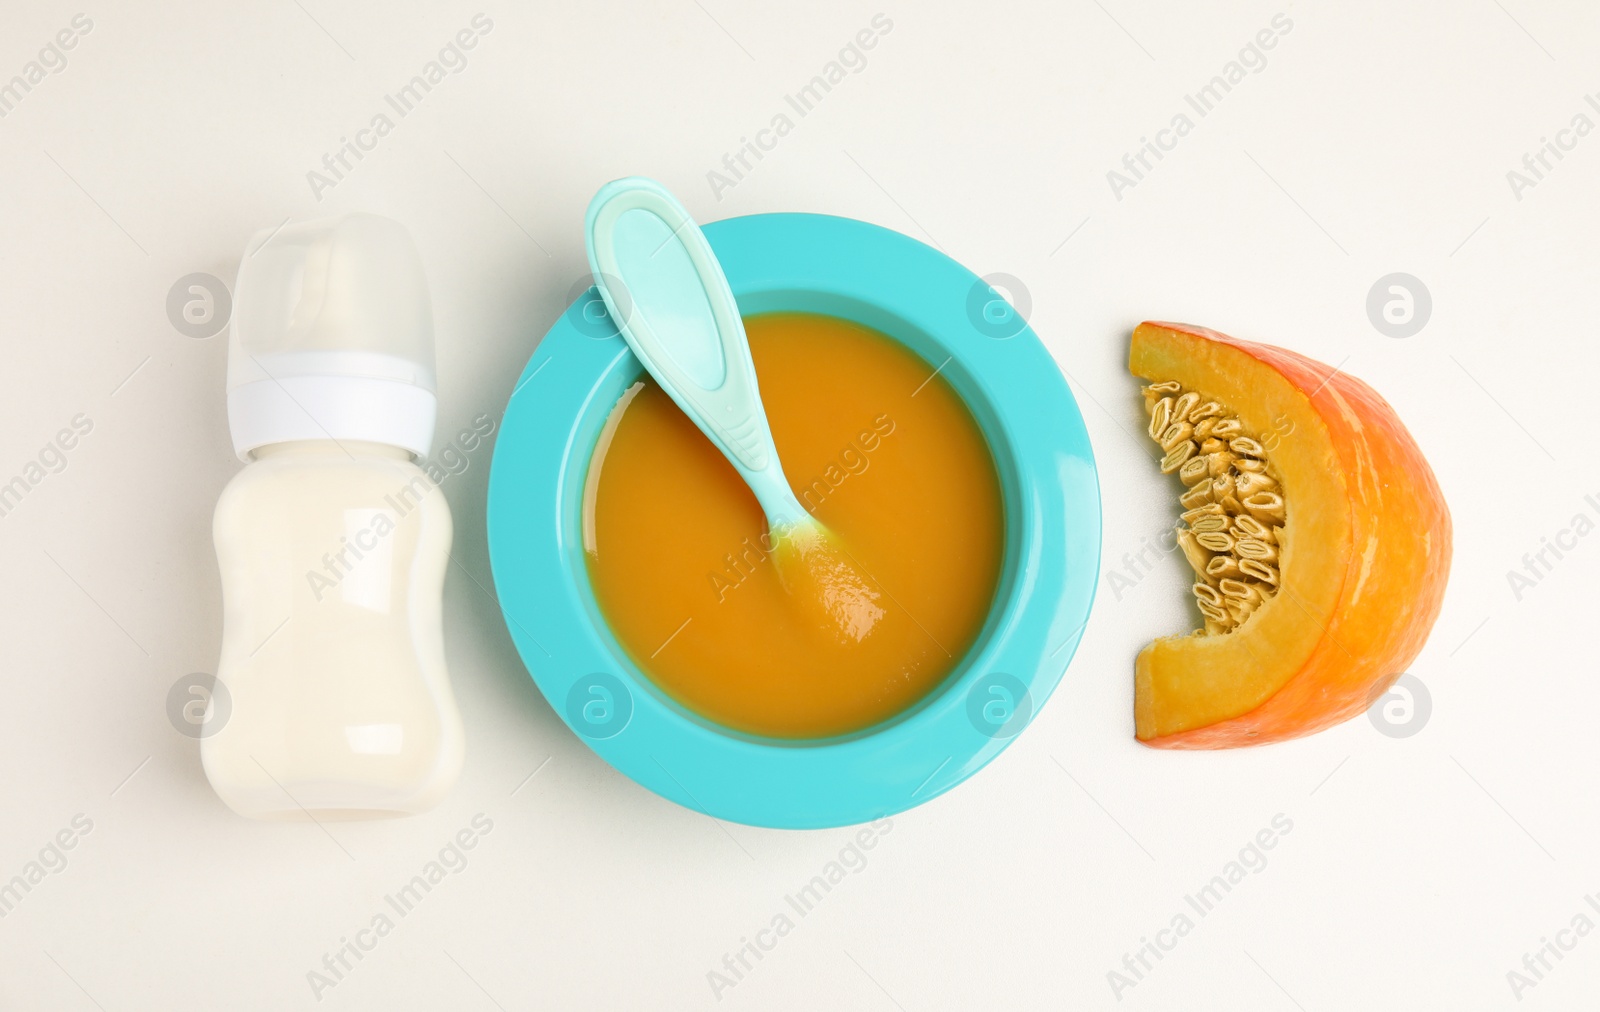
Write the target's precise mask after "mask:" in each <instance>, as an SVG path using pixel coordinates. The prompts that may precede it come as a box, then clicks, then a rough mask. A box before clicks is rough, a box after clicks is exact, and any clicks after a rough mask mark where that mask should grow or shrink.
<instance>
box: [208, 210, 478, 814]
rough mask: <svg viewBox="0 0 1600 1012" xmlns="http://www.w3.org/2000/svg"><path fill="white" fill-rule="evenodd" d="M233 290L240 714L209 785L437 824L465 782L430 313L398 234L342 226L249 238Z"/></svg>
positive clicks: (248, 810) (252, 807)
mask: <svg viewBox="0 0 1600 1012" xmlns="http://www.w3.org/2000/svg"><path fill="white" fill-rule="evenodd" d="M248 250H249V251H248V252H247V253H246V255H245V257H244V259H243V262H242V264H241V265H240V268H239V279H238V283H237V285H236V286H235V292H234V303H235V306H234V314H233V329H232V333H231V335H230V340H229V345H228V427H229V429H230V431H231V432H232V435H233V446H234V450H235V451H236V452H237V453H238V454H239V457H240V459H242V460H244V461H245V462H246V467H245V468H244V470H242V471H240V472H239V473H238V474H237V475H235V476H234V478H233V480H232V481H230V482H229V483H228V485H227V487H226V488H225V489H223V492H222V497H221V499H220V500H219V501H218V502H217V511H216V516H215V519H214V521H213V524H212V533H213V537H214V538H215V541H216V548H217V564H218V566H219V567H220V568H221V571H222V594H223V609H222V611H223V630H222V659H221V661H220V662H219V663H218V667H217V680H218V681H219V682H220V683H221V685H222V687H223V688H222V689H219V690H217V691H218V693H219V694H220V693H221V692H222V691H223V690H226V693H227V698H228V699H229V702H230V704H231V707H230V710H229V712H228V714H227V718H226V721H225V722H224V723H222V725H221V727H220V729H219V730H217V731H215V732H214V733H211V734H209V735H208V736H206V737H204V738H202V739H201V758H202V760H203V762H204V765H205V771H206V776H207V778H208V779H209V780H210V781H211V786H212V787H213V788H215V789H216V792H217V794H219V795H220V796H221V797H222V800H223V801H225V802H227V804H228V806H229V807H230V808H232V809H233V810H234V811H236V812H238V813H239V814H241V815H246V816H249V817H251V818H257V819H315V820H318V821H321V820H325V819H356V818H379V817H384V816H398V815H409V814H412V813H415V812H421V811H424V810H426V809H428V808H431V807H432V806H433V805H434V804H436V803H437V802H438V801H439V800H440V799H441V798H442V797H443V796H444V795H445V793H446V792H447V791H448V790H449V789H450V787H451V786H452V785H453V784H454V783H455V781H456V778H457V776H459V774H460V772H461V762H462V751H463V745H462V739H463V733H462V727H461V716H460V713H459V712H458V711H457V709H456V703H455V697H454V695H453V694H452V693H451V689H450V678H449V674H448V673H447V672H446V670H445V660H444V640H443V630H442V627H441V616H440V607H441V598H442V595H443V591H444V575H445V568H446V566H447V564H448V561H449V552H450V538H451V527H450V509H449V507H448V506H447V505H446V503H445V498H444V494H443V493H442V492H441V491H440V490H439V488H438V486H437V485H435V484H434V482H433V481H432V480H430V479H429V477H428V476H427V474H425V473H424V472H423V470H422V469H421V468H419V467H418V466H417V464H416V460H417V459H418V458H421V457H425V456H426V455H427V453H428V449H429V446H430V444H431V443H432V441H433V428H434V413H435V401H434V376H433V368H434V356H433V323H432V311H431V308H430V305H429V301H428V290H427V282H426V279H425V278H424V277H423V272H422V262H421V259H420V258H419V257H418V255H417V250H416V247H415V245H414V244H413V243H412V241H411V237H410V235H409V233H407V232H406V230H405V228H404V227H403V226H401V225H399V224H398V223H396V222H393V221H389V220H388V219H385V218H380V217H376V216H374V215H370V214H349V215H344V216H342V217H337V218H328V219H323V220H320V221H313V222H307V223H304V224H296V225H288V226H285V227H283V228H281V229H279V230H278V231H276V232H273V233H271V234H266V233H263V234H260V235H257V236H256V237H255V238H254V239H253V240H251V243H250V246H249V247H248Z"/></svg>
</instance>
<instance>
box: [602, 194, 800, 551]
mask: <svg viewBox="0 0 1600 1012" xmlns="http://www.w3.org/2000/svg"><path fill="white" fill-rule="evenodd" d="M584 236H585V240H586V244H587V246H588V251H589V266H590V268H591V269H592V270H593V271H594V278H595V284H596V286H598V288H599V289H600V295H601V297H602V298H603V299H604V300H605V304H606V309H607V311H608V312H609V313H610V315H611V319H612V321H613V322H615V323H616V325H617V329H618V330H619V331H620V332H621V334H622V338H623V340H625V341H627V343H628V347H629V348H631V349H633V353H634V355H635V356H637V357H638V359H639V361H640V362H642V363H643V364H644V367H645V368H646V369H647V370H649V372H650V375H651V376H653V377H655V380H656V382H657V383H659V384H660V385H661V388H662V389H663V390H665V391H666V392H667V394H668V395H669V396H671V397H672V399H673V400H674V401H676V402H677V404H678V407H680V408H682V409H683V412H684V414H686V415H688V416H689V418H690V419H691V420H692V421H693V422H694V423H695V424H696V425H698V426H699V427H700V430H701V431H702V432H704V433H705V434H706V435H707V436H708V437H710V439H711V441H712V443H713V444H715V445H716V447H717V448H718V449H719V450H721V451H722V453H723V455H724V456H725V457H727V458H728V460H729V461H730V462H731V463H732V464H733V466H734V467H735V468H736V469H737V470H738V471H739V474H740V475H741V476H742V477H743V478H744V480H745V482H746V483H747V484H748V485H749V486H750V488H751V490H752V491H753V492H755V494H756V498H757V499H758V500H759V501H760V503H761V508H762V509H763V510H764V511H765V512H766V514H767V519H768V522H769V524H770V525H772V526H774V527H779V526H785V525H787V524H789V523H793V522H795V521H797V520H800V519H802V518H804V517H806V515H807V514H806V511H805V510H804V509H803V508H802V507H801V506H800V504H799V502H798V501H797V500H796V499H795V496H794V493H793V492H792V491H791V490H790V488H789V482H788V480H787V479H786V478H785V477H784V475H783V469H782V467H781V466H780V465H779V463H778V451H777V447H776V446H775V445H774V444H773V441H772V430H771V428H770V426H769V425H768V424H767V414H766V410H765V409H764V408H763V407H762V405H761V391H760V389H759V388H758V387H757V385H756V372H755V366H754V364H753V363H752V362H751V359H750V344H749V341H748V339H747V338H746V337H745V332H744V322H743V320H741V319H740V317H739V307H738V304H737V303H736V302H735V301H734V298H733V292H732V290H730V289H729V287H728V280H727V278H726V277H725V276H724V275H723V273H722V267H721V265H720V264H718V263H717V258H716V254H715V253H713V252H712V250H711V244H710V243H708V242H707V241H706V237H705V235H704V234H703V233H702V232H701V231H700V228H699V226H697V225H696V224H695V223H694V220H693V219H692V218H690V217H689V212H688V211H686V210H685V209H684V207H683V205H682V204H680V203H678V201H677V199H676V198H674V197H673V196H672V194H671V193H669V192H668V191H667V190H666V188H665V187H663V186H662V185H661V184H660V183H657V182H655V181H654V180H651V179H646V178H644V177H641V176H631V177H629V178H627V179H618V180H616V181H614V182H611V183H607V184H606V185H605V186H603V187H601V188H600V192H599V193H597V194H595V196H594V199H593V200H592V201H590V202H589V211H588V213H587V215H585V218H584Z"/></svg>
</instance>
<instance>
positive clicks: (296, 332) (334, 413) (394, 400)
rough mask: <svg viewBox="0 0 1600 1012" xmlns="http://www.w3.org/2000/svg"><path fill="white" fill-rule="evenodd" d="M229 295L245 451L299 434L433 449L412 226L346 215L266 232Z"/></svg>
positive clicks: (239, 437) (427, 334) (422, 287)
mask: <svg viewBox="0 0 1600 1012" xmlns="http://www.w3.org/2000/svg"><path fill="white" fill-rule="evenodd" d="M233 298H234V311H233V329H232V333H231V335H230V337H229V343H228V428H229V430H230V432H231V433H232V435H233V448H234V451H235V452H236V453H238V454H239V456H240V458H241V459H244V460H248V459H249V455H250V451H252V450H254V449H256V448H257V447H259V446H265V445H267V444H269V443H282V442H288V441H290V440H303V439H333V440H346V439H349V440H367V441H371V442H375V443H386V444H388V445H391V446H398V447H401V448H403V449H406V450H409V451H411V452H412V453H413V454H416V455H417V456H419V457H422V456H427V453H428V449H429V447H430V446H431V445H432V443H433V426H434V416H435V414H436V411H437V403H436V401H435V399H434V389H435V387H434V356H433V310H432V306H431V305H430V303H429V301H428V284H427V279H426V278H425V277H424V275H423V272H422V258H421V257H420V256H418V255H417V247H416V244H415V243H414V242H412V240H411V234H410V233H409V232H407V231H406V229H405V226H403V225H401V224H400V223H399V222H395V221H390V220H389V219H388V218H381V217H378V216H377V215H373V214H346V215H341V216H339V217H335V218H322V219H319V220H316V221H308V222H302V223H296V224H289V225H285V226H283V227H282V228H279V229H277V230H276V231H272V230H267V231H263V232H259V233H257V234H256V236H255V237H254V238H252V239H251V240H250V245H249V246H248V247H247V249H246V252H245V256H244V259H243V261H242V262H241V263H240V265H239V279H238V282H237V283H236V284H235V286H234V296H233Z"/></svg>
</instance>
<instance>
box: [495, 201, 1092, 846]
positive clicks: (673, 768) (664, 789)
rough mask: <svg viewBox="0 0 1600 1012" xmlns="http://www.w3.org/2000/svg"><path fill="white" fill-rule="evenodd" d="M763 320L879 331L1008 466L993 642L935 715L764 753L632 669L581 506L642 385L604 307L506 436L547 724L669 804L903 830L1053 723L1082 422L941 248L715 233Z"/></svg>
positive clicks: (505, 428) (737, 290)
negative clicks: (605, 441)
mask: <svg viewBox="0 0 1600 1012" xmlns="http://www.w3.org/2000/svg"><path fill="white" fill-rule="evenodd" d="M705 233H706V237H707V238H708V239H709V240H710V241H711V245H712V248H713V249H714V250H715V251H716V254H717V258H718V260H720V261H721V263H722V267H723V270H724V272H725V273H726V274H727V277H728V283H729V285H731V286H732V288H733V293H734V296H735V297H736V298H737V299H738V302H739V309H740V312H741V313H742V314H743V315H745V316H753V315H755V314H758V313H770V312H785V311H788V312H808V313H822V314H826V315H829V316H837V317H842V318H844V319H847V320H853V321H855V322H857V323H861V324H864V325H866V326H868V327H872V328H874V329H876V330H879V331H882V332H883V333H885V334H887V335H889V336H890V337H892V338H894V339H895V340H897V341H900V342H901V343H903V344H905V345H906V346H907V347H909V348H910V349H911V350H913V351H915V352H916V353H917V354H918V355H920V356H921V357H922V358H923V359H924V360H926V361H927V362H929V363H931V364H932V366H933V367H936V368H938V369H939V375H940V376H942V377H944V379H945V380H946V381H948V382H949V383H950V384H951V385H952V386H953V387H954V388H955V390H956V392H957V393H958V394H960V396H961V397H962V398H963V399H964V400H965V401H966V404H967V406H968V408H969V409H970V410H971V411H972V414H973V417H974V418H976V419H977V422H978V425H979V426H980V427H981V428H982V430H983V432H984V435H985V436H986V437H987V439H988V442H989V448H990V451H991V452H992V453H993V454H994V459H995V464H996V467H997V469H998V471H999V475H1000V482H1001V488H1002V494H1003V497H1004V501H1005V520H1006V532H1005V560H1004V563H1003V566H1002V569H1001V575H1000V581H999V586H998V588H997V590H996V593H995V599H994V603H993V605H992V606H991V608H990V611H989V616H988V619H987V622H986V623H985V625H984V627H983V630H982V632H981V633H980V634H979V636H978V638H977V640H976V642H975V643H974V644H973V646H972V648H971V649H970V650H969V651H968V653H967V655H966V657H965V658H963V659H962V661H961V663H960V664H959V665H957V667H956V668H955V670H954V671H952V672H951V674H950V675H949V677H948V678H946V680H945V681H944V683H943V684H942V685H941V686H940V687H938V688H937V689H935V690H934V691H932V692H931V693H929V695H928V696H927V697H925V698H924V699H923V700H922V701H921V702H919V703H918V704H917V705H915V706H913V707H912V708H911V709H909V710H907V711H906V712H904V713H901V714H899V715H897V716H896V717H894V718H892V719H890V720H888V721H885V722H884V723H882V724H879V725H877V726H876V727H873V728H869V729H867V730H865V731H861V732H857V733H855V734H852V735H848V736H846V737H843V738H833V739H827V740H821V741H793V740H779V739H770V738H758V737H754V736H751V735H748V734H744V733H741V732H738V731H734V730H731V729H729V728H726V727H723V726H721V725H718V724H716V723H713V722H711V721H709V720H707V719H706V718H703V717H701V716H699V715H697V714H695V713H694V712H692V711H690V710H689V709H687V708H685V707H684V706H683V705H681V704H680V703H678V702H676V701H675V700H673V699H671V698H670V697H669V696H667V695H666V693H664V692H663V691H662V690H661V689H659V688H658V687H657V686H656V685H655V683H653V682H652V681H651V680H650V679H649V677H648V676H646V675H645V674H644V673H643V672H642V671H640V669H639V667H638V666H637V665H636V664H635V663H634V662H633V661H632V660H631V659H630V658H629V657H628V655H627V653H626V652H625V651H624V650H623V649H622V647H621V646H620V644H618V642H617V640H616V638H615V636H613V635H612V633H611V631H610V629H609V628H608V627H607V625H606V621H605V618H604V617H603V616H602V615H601V612H600V608H599V606H598V604H597V603H596V601H595V597H594V592H593V589H592V588H591V587H590V585H589V576H588V569H587V566H586V563H585V559H584V550H583V532H582V501H583V488H584V479H585V476H586V474H587V471H588V466H589V460H590V458H591V456H592V454H593V451H594V447H595V443H596V441H597V439H598V437H599V434H600V431H601V428H602V426H603V425H604V423H605V420H606V416H607V414H608V413H609V412H610V411H611V409H612V407H613V406H614V405H615V404H616V402H617V399H618V398H619V397H620V396H621V394H622V392H623V391H624V390H626V389H627V388H628V387H629V386H630V385H631V384H633V383H634V382H635V381H637V380H638V379H639V378H640V376H641V375H642V374H643V370H642V368H641V367H640V365H639V363H638V362H637V360H635V359H634V357H633V355H632V353H631V352H629V351H628V348H627V345H626V344H624V343H623V341H622V338H621V337H620V336H619V335H618V334H617V332H616V329H615V328H614V327H613V326H612V324H611V321H610V320H609V318H608V317H607V316H606V315H605V305H604V303H603V302H602V301H601V300H600V297H599V294H598V292H597V291H595V290H594V289H590V290H589V291H588V292H587V293H585V294H584V295H583V296H582V297H580V298H579V299H578V300H577V302H575V303H574V304H573V305H572V306H571V307H570V308H569V309H568V310H567V312H566V313H564V314H563V315H562V317H561V319H560V320H558V321H557V322H556V324H555V326H553V327H551V328H550V331H549V333H548V334H546V335H545V337H544V340H543V341H542V342H540V344H539V347H538V349H537V350H536V351H535V352H534V355H533V358H532V359H530V360H529V362H528V365H527V368H526V369H525V370H524V371H523V374H522V377H521V379H520V380H519V381H518V383H517V386H516V388H515V390H514V391H513V392H512V395H511V403H510V405H509V406H508V407H507V408H506V413H505V418H504V420H503V422H502V423H501V429H500V435H499V438H498V445H497V446H496V448H495V453H494V466H493V470H492V472H491V474H490V479H489V507H488V533H489V556H490V560H491V563H492V565H493V568H494V580H495V587H496V589H497V590H498V591H499V597H500V606H501V608H502V610H503V611H504V613H505V617H506V625H507V627H508V628H509V630H510V632H511V638H512V640H513V641H515V643H516V645H517V650H518V651H519V652H520V653H521V655H522V660H523V662H524V663H525V664H526V665H527V667H528V670H529V671H530V672H531V673H532V675H533V679H534V681H535V683H537V684H538V686H539V689H540V691H541V692H543V693H544V695H545V698H546V699H547V700H549V701H550V705H551V706H553V707H554V708H555V711H556V712H557V713H558V714H560V715H561V717H562V719H563V720H565V721H566V722H567V724H568V726H570V727H571V728H572V730H573V731H575V732H576V733H577V734H578V735H579V736H580V737H582V738H583V739H584V741H586V742H587V743H588V744H589V747H590V748H592V749H594V750H595V752H597V753H598V754H599V755H600V756H601V758H603V759H605V760H606V761H607V762H609V763H610V764H611V765H612V766H614V767H616V768H617V769H618V770H620V771H621V772H623V773H625V774H626V775H627V776H629V777H631V778H632V779H633V780H635V781H637V782H638V783H640V784H643V785H644V786H645V787H648V788H649V789H650V790H652V791H655V792H656V793H657V794H659V795H661V796H662V797H664V798H668V799H670V800H672V801H675V802H677V803H678V804H680V805H684V806H685V807H688V808H691V809H693V810H695V811H698V812H703V813H705V814H708V815H712V816H715V817H716V818H719V819H727V820H730V821H733V822H742V823H747V824H749V825H755V826H771V827H777V828H790V829H813V828H821V827H826V826H841V825H850V824H853V823H858V822H865V821H868V820H871V819H875V818H881V817H883V816H886V815H892V814H894V813H896V812H900V811H904V810H905V809H907V808H911V807H912V806H914V805H918V804H921V803H922V802H924V801H927V800H928V799H930V798H933V797H937V796H938V795H940V794H942V793H944V792H945V791H947V790H949V789H950V788H952V787H954V786H955V785H956V784H959V783H960V782H961V781H963V780H965V779H966V778H967V777H969V776H971V775H972V774H973V773H975V772H977V771H978V770H979V769H980V768H982V767H983V765H984V764H985V763H987V762H989V760H991V759H993V758H994V757H995V756H996V755H998V754H999V753H1000V751H1001V750H1002V749H1004V748H1005V747H1006V746H1007V745H1008V744H1010V742H1011V741H1012V739H1014V738H1015V737H1016V735H1017V734H1018V733H1019V732H1020V731H1021V730H1022V729H1023V728H1024V727H1025V726H1026V725H1027V723H1028V722H1029V720H1030V719H1031V718H1032V716H1033V715H1034V714H1035V713H1037V712H1038V708H1039V707H1040V706H1042V705H1043V704H1044V702H1045V700H1046V699H1047V698H1049V696H1050V693H1051V692H1052V691H1053V690H1054V689H1055V687H1056V683H1057V682H1059V681H1060V679H1061V674H1062V672H1063V671H1064V670H1065V669H1066V666H1067V663H1068V661H1070V660H1071V659H1072V654H1073V652H1074V651H1075V650H1076V649H1077V646H1078V640H1079V638H1080V636H1081V634H1082V632H1083V628H1084V625H1085V624H1086V623H1087V621H1088V617H1089V608H1090V605H1091V603H1092V601H1093V599H1094V588H1095V583H1096V581H1097V579H1098V575H1099V565H1100V494H1099V482H1098V479H1097V478H1096V475H1095V466H1094V456H1093V453H1092V452H1091V450H1090V447H1089V436H1088V433H1087V432H1086V431H1085V429H1084V425H1083V417H1082V415H1081V414H1079V412H1078V406H1077V402H1076V401H1075V400H1074V399H1073V397H1072V393H1071V391H1069V390H1068V389H1067V384H1066V383H1065V382H1064V381H1063V380H1062V377H1061V372H1060V370H1059V369H1057V368H1056V365H1055V362H1054V361H1053V360H1052V359H1051V357H1050V354H1049V352H1048V351H1046V350H1045V347H1044V345H1043V344H1041V343H1040V342H1039V339H1038V338H1037V337H1036V336H1034V333H1033V331H1032V330H1031V329H1029V328H1028V326H1027V325H1026V323H1025V322H1024V321H1023V320H1022V319H1021V318H1020V317H1018V316H1017V314H1016V312H1015V310H1014V309H1012V307H1011V306H1010V304H1009V303H1007V302H1006V301H1005V300H1004V299H1002V298H1001V297H1000V295H998V294H997V293H996V292H995V290H994V289H993V288H991V287H990V286H989V284H987V283H986V282H984V281H983V280H980V279H979V278H977V277H976V276H974V275H973V274H972V273H971V272H970V271H968V270H967V269H966V268H964V267H962V266H961V265H960V264H958V263H956V262H955V261H953V260H951V259H950V258H949V257H946V256H945V255H944V254H942V253H940V252H938V251H937V250H934V249H931V248H930V247H928V246H925V245H923V244H922V243H920V242H917V241H916V240H914V239H911V238H908V237H906V236H903V235H901V234H900V233H898V232H892V231H890V230H888V229H884V228H879V227H877V226H875V225H868V224H866V223H864V222H859V221H853V220H851V219H848V218H834V217H828V216H825V215H814V214H760V215H752V216H750V217H745V218H730V219H728V220H725V221H719V222H715V223H713V224H710V225H707V226H705Z"/></svg>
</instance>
